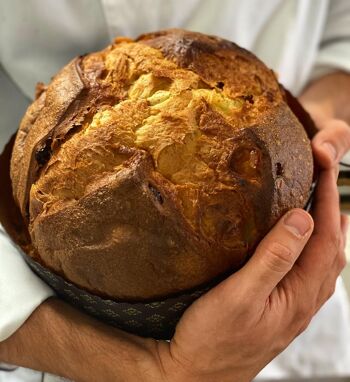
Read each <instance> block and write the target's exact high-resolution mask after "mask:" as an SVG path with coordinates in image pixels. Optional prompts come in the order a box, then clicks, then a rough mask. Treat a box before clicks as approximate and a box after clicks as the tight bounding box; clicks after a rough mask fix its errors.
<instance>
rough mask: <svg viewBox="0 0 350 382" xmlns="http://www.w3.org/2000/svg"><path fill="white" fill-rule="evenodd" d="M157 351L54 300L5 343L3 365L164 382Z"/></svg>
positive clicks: (0, 354) (86, 377)
mask: <svg viewBox="0 0 350 382" xmlns="http://www.w3.org/2000/svg"><path fill="white" fill-rule="evenodd" d="M154 347H155V343H154V342H153V341H152V340H145V339H142V338H139V337H136V336H132V335H129V334H127V333H124V332H122V331H119V330H116V329H113V328H110V327H107V326H105V325H103V324H101V323H99V322H98V321H96V320H94V319H92V318H90V317H88V316H86V315H84V314H82V313H80V312H78V311H77V310H75V309H73V308H71V307H69V306H68V305H66V304H65V303H63V302H61V301H59V300H57V299H50V300H48V301H47V302H45V303H44V304H42V305H41V306H40V307H39V308H38V309H37V310H36V311H35V312H34V313H33V314H32V316H31V317H30V318H29V319H28V320H27V322H26V323H25V324H24V325H23V326H22V327H21V328H20V329H19V330H18V331H17V332H16V333H15V334H14V335H13V336H11V337H10V338H9V339H8V340H6V341H4V342H2V343H0V361H2V362H6V363H11V364H15V365H19V366H24V367H29V368H32V369H36V370H42V371H46V372H50V373H52V374H55V375H60V376H62V377H66V378H69V379H73V380H75V381H91V380H104V381H139V380H145V381H147V380H159V378H160V377H159V375H158V374H157V360H156V358H155V357H153V350H154ZM102 373H103V374H102ZM101 378H102V379H101Z"/></svg>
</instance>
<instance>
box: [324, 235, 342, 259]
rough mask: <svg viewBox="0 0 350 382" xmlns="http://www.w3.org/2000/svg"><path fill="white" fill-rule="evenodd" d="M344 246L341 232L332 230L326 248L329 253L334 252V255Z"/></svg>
mask: <svg viewBox="0 0 350 382" xmlns="http://www.w3.org/2000/svg"><path fill="white" fill-rule="evenodd" d="M341 248H342V237H341V234H340V232H336V231H334V232H330V233H329V234H328V238H327V244H326V250H327V253H330V254H333V255H334V257H335V256H336V255H337V254H338V253H339V251H340V250H341Z"/></svg>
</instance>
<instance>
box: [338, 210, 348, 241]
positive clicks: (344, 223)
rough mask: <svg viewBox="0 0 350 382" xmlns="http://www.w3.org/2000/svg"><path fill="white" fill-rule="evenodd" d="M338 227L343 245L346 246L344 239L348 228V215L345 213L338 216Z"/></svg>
mask: <svg viewBox="0 0 350 382" xmlns="http://www.w3.org/2000/svg"><path fill="white" fill-rule="evenodd" d="M340 228H341V231H342V235H343V247H344V248H345V247H346V239H347V235H348V228H349V217H348V216H347V215H344V214H341V216H340Z"/></svg>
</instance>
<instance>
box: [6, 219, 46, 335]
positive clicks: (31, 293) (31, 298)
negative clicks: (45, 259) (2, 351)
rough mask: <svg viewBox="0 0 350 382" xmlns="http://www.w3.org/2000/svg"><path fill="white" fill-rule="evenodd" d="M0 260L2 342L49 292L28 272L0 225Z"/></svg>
mask: <svg viewBox="0 0 350 382" xmlns="http://www.w3.org/2000/svg"><path fill="white" fill-rule="evenodd" d="M0 258H1V263H0V264H1V266H0V341H4V340H5V339H6V338H8V337H10V336H11V335H12V334H13V333H14V332H15V331H16V330H17V329H18V328H19V327H20V326H21V325H22V324H23V323H24V322H25V321H26V319H27V318H28V317H29V316H30V315H31V314H32V313H33V311H34V310H35V309H36V308H37V307H38V306H39V305H40V304H41V303H42V302H43V301H44V300H46V299H47V298H48V297H50V296H52V295H53V292H52V290H51V289H50V288H49V287H48V286H47V285H46V284H45V283H44V282H43V281H41V280H40V279H39V278H38V277H37V276H36V275H35V274H34V273H33V272H32V271H31V270H30V269H29V267H28V266H27V264H26V263H25V261H24V260H23V258H22V256H21V255H20V253H19V252H18V250H17V249H16V248H15V247H14V246H13V245H12V243H11V242H10V240H9V238H8V237H7V235H6V233H5V232H4V231H3V229H2V227H1V226H0Z"/></svg>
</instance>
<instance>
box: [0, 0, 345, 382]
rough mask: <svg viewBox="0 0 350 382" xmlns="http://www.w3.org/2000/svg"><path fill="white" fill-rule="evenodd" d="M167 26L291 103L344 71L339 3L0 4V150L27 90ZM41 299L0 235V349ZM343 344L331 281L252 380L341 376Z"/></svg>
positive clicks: (2, 377)
mask: <svg viewBox="0 0 350 382" xmlns="http://www.w3.org/2000/svg"><path fill="white" fill-rule="evenodd" d="M169 27H179V28H186V29H191V30H195V31H199V32H203V33H208V34H215V35H219V36H221V37H224V38H227V39H229V40H232V41H235V42H236V43H238V44H239V45H241V46H243V47H245V48H247V49H249V50H252V51H253V52H254V53H255V54H257V55H258V56H259V57H260V58H261V59H262V60H263V61H264V62H265V63H266V64H267V65H269V66H270V67H271V68H273V69H274V70H275V71H276V72H277V73H278V75H279V80H280V82H282V83H283V84H284V85H285V86H286V87H287V88H289V89H290V90H292V92H293V93H294V94H296V95H297V94H299V93H300V91H301V90H302V89H303V87H304V86H305V85H306V84H307V83H308V82H309V81H310V80H311V79H313V78H316V77H318V76H321V75H324V74H326V73H328V72H331V71H334V70H337V69H341V70H345V71H350V1H349V0H317V1H315V0H246V1H242V0H26V1H24V0H23V1H22V0H0V150H1V149H2V147H3V146H4V144H5V142H6V141H7V140H8V138H9V137H10V135H11V134H12V133H13V132H15V130H16V129H17V126H18V122H19V120H20V118H21V116H22V115H23V113H24V111H25V108H26V107H27V105H28V103H29V101H30V100H31V99H32V98H33V94H34V87H35V84H36V83H37V82H39V81H42V82H46V83H47V82H49V81H50V78H51V77H52V76H53V75H54V74H55V73H56V72H57V71H58V70H59V69H60V68H61V67H62V66H63V65H65V64H66V63H67V62H68V61H70V59H72V58H73V57H74V56H76V55H79V54H84V53H86V52H90V51H94V50H99V49H101V48H103V47H104V46H105V45H106V44H108V43H109V42H110V41H111V40H112V39H113V38H114V37H115V36H117V35H128V36H130V37H136V36H137V35H139V34H141V33H145V32H150V31H154V30H158V29H163V28H169ZM50 295H52V291H51V290H50V288H48V287H47V286H46V285H45V284H44V283H43V282H41V281H40V280H39V279H38V278H37V277H36V276H35V275H34V274H33V273H32V272H31V271H30V270H29V268H28V267H27V266H26V265H25V263H24V261H23V260H22V258H21V257H20V255H19V254H18V253H17V251H16V249H15V248H14V247H13V246H12V245H11V244H10V243H9V241H8V239H7V237H6V235H5V234H4V232H3V231H0V341H1V340H4V339H6V338H7V337H9V336H10V335H11V334H12V333H13V332H14V331H15V330H16V329H17V328H18V327H19V326H20V325H21V324H22V323H23V322H24V321H25V320H26V319H27V317H28V316H29V315H30V314H31V313H32V311H33V310H34V309H35V308H36V307H37V306H38V305H39V304H40V303H41V302H42V301H43V300H45V299H46V298H47V297H49V296H50ZM347 344H349V346H350V329H349V307H348V303H347V299H346V295H345V291H344V287H343V285H342V282H341V280H339V282H338V287H337V290H336V293H335V295H334V296H333V297H332V299H331V300H330V302H329V303H328V304H327V305H326V306H325V307H323V308H322V310H321V311H320V313H319V314H318V315H317V316H316V317H315V318H314V320H313V321H312V323H311V325H310V327H309V328H308V330H307V331H306V332H305V333H304V334H303V335H301V336H300V337H299V338H298V339H297V340H295V341H294V342H293V344H292V345H291V346H290V347H289V348H288V349H287V350H286V351H285V352H283V353H282V354H281V355H280V356H279V357H278V358H277V359H276V360H274V361H273V362H272V363H271V364H270V365H268V366H267V368H265V369H264V371H263V372H262V374H261V376H264V377H291V376H312V375H326V374H338V375H340V374H350V352H349V346H348V345H347ZM18 373H21V376H19V374H18ZM25 374H26V373H25V372H23V369H18V370H17V371H16V372H12V373H8V372H7V373H1V372H0V382H2V381H36V380H38V381H39V380H40V379H38V378H40V376H39V375H38V374H37V375H35V374H30V375H29V374H27V377H25V376H24V375H25ZM10 375H11V377H10ZM10 378H12V379H10ZM16 378H17V379H16ZM25 378H27V379H25ZM33 378H37V379H33Z"/></svg>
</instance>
